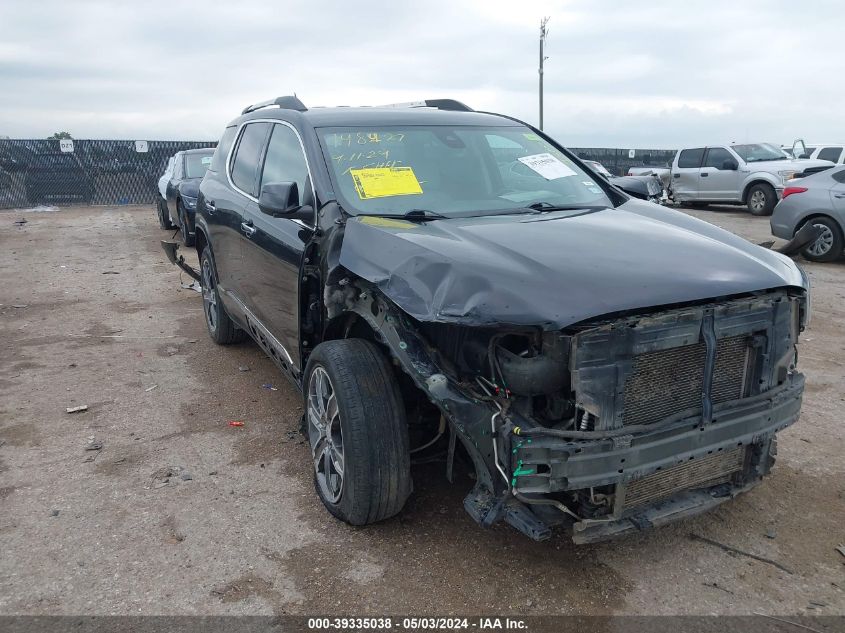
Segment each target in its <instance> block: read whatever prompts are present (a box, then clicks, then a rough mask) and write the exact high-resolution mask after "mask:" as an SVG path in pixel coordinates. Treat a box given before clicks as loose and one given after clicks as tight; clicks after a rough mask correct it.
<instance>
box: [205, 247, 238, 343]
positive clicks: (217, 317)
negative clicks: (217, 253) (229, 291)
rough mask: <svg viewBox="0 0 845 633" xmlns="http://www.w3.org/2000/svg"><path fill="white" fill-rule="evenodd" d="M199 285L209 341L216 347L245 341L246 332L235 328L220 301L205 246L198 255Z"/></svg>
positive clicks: (209, 254) (215, 275)
mask: <svg viewBox="0 0 845 633" xmlns="http://www.w3.org/2000/svg"><path fill="white" fill-rule="evenodd" d="M200 285H201V286H202V308H203V310H202V311H203V315H204V316H205V326H206V328H207V329H208V334H209V336H211V339H212V340H213V341H214V342H215V343H217V344H218V345H231V344H232V343H240V342H242V341H243V340H244V339H246V332H244V331H243V330H241V329H239V328H238V327H236V326H235V323H234V322H233V321H232V319H231V318H229V314H228V313H227V312H226V308H225V307H224V306H223V302H222V301H221V300H220V291H219V290H218V289H217V269H216V268H215V266H214V259H213V258H212V256H211V248H210V247H209V246H206V247H205V248H204V249H203V251H202V254H201V255H200Z"/></svg>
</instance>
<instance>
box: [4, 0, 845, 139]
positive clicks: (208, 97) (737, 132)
mask: <svg viewBox="0 0 845 633" xmlns="http://www.w3.org/2000/svg"><path fill="white" fill-rule="evenodd" d="M642 4H643V3H639V4H638V3H620V2H614V1H611V0H600V1H596V0H593V1H590V0H579V1H574V0H573V1H569V2H564V1H560V2H543V1H540V0H523V1H521V2H519V3H514V2H512V1H510V0H509V1H504V0H464V1H463V2H460V1H452V2H449V1H447V0H431V1H427V2H421V3H401V2H359V3H349V2H341V1H340V0H326V1H319V0H318V1H314V0H311V1H305V0H285V1H279V0H266V1H263V0H244V1H241V2H227V3H216V2H212V1H211V0H205V1H203V2H194V1H186V2H180V1H178V0H168V1H167V2H164V1H162V0H149V1H147V2H144V3H115V2H94V1H83V2H73V3H69V2H62V1H58V0H43V1H40V2H32V1H31V0H26V1H21V0H5V1H4V2H3V3H2V5H0V134H9V135H11V136H13V137H44V136H47V135H49V134H51V133H52V132H54V131H55V130H57V129H68V130H70V131H71V132H72V133H73V134H74V135H75V136H76V137H77V138H85V137H89V138H147V139H169V138H174V139H178V138H182V139H214V138H216V137H217V136H218V135H219V133H220V131H221V130H222V128H223V126H224V125H225V124H226V123H227V122H228V121H229V120H231V119H232V118H233V117H235V116H236V115H237V114H238V113H239V112H240V110H241V109H242V108H243V107H244V106H245V105H247V104H249V103H253V102H255V101H260V100H262V99H266V98H268V97H273V96H277V95H280V94H287V93H291V92H296V93H297V94H298V95H299V96H300V97H301V98H302V99H303V101H305V103H306V104H311V105H364V104H378V103H388V102H393V101H409V100H414V99H420V98H426V97H446V96H449V97H453V98H457V99H460V100H462V101H465V102H466V103H469V104H470V105H472V106H474V107H477V108H479V109H485V110H493V111H499V112H504V113H508V114H512V115H514V116H517V117H520V118H523V119H525V120H527V121H529V122H532V123H536V120H537V110H538V106H537V83H538V74H537V61H538V49H537V35H538V23H539V19H540V17H541V16H550V17H551V21H550V23H549V27H550V33H549V38H548V43H547V54H548V55H549V60H548V61H547V65H546V73H545V94H546V100H545V111H546V116H545V123H546V125H545V127H546V130H547V131H549V132H550V133H552V134H553V135H554V136H556V137H558V138H559V139H560V140H561V141H562V142H564V143H565V144H569V145H572V146H615V147H631V146H636V147H652V148H661V147H668V148H672V147H678V146H680V145H686V144H692V143H707V142H711V143H712V142H722V141H729V140H772V141H775V142H783V143H787V142H791V141H792V139H793V138H796V137H803V138H805V139H808V141H810V140H813V139H815V140H818V139H827V140H831V137H836V136H837V134H840V132H839V130H838V124H839V121H840V117H839V110H840V109H841V108H840V107H839V104H841V103H842V102H843V98H845V84H842V82H840V81H838V77H839V76H840V74H841V72H840V63H839V57H840V48H841V34H840V33H839V29H840V27H839V25H840V24H841V8H840V7H841V5H840V4H839V3H837V2H835V0H817V1H816V2H813V3H808V4H806V5H805V6H802V7H801V8H800V17H801V20H800V22H796V20H795V15H796V11H799V9H796V5H795V4H794V2H785V1H777V0H775V1H765V2H764V1H761V0H751V1H745V2H741V3H739V2H735V1H725V0H717V1H711V2H708V3H705V4H702V5H700V6H699V5H697V4H693V3H680V2H676V1H675V2H668V1H662V0H661V1H655V2H650V3H648V4H647V5H646V6H642ZM834 140H835V139H834Z"/></svg>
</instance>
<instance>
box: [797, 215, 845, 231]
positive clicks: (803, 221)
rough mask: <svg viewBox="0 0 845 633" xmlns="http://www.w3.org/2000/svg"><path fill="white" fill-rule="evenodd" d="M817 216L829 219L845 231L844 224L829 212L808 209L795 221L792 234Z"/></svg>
mask: <svg viewBox="0 0 845 633" xmlns="http://www.w3.org/2000/svg"><path fill="white" fill-rule="evenodd" d="M818 218H824V219H826V220H831V221H832V222H834V223H835V224H836V225H837V226H838V227H839V230H840V231H842V232H843V233H845V226H843V225H842V223H841V222H840V221H839V220H837V219H836V218H835V217H833V216H832V215H831V214H830V213H826V212H824V211H810V212H809V213H807V214H806V215H804V216H802V217H801V219H800V220H798V221H797V222H796V223H795V230H794V231H793V235H794V234H795V233H797V232H798V231H799V230H801V228H802V227H803V226H804V225H805V224H807V223H808V222H810V221H811V220H816V219H818Z"/></svg>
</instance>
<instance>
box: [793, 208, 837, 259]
mask: <svg viewBox="0 0 845 633" xmlns="http://www.w3.org/2000/svg"><path fill="white" fill-rule="evenodd" d="M807 224H812V225H813V226H817V227H819V228H821V229H822V230H823V231H824V232H823V233H822V234H821V236H820V237H819V239H817V240H816V241H815V242H813V243H812V244H810V246H808V247H807V248H805V249H804V250H803V251H801V255H803V256H804V259H807V260H809V261H811V262H832V261H834V260H837V259H839V257H841V256H842V250H843V249H845V238H843V236H842V227H840V226H839V224H838V223H837V222H836V221H835V220H834V219H832V218H826V217H821V218H813V219H812V220H810V221H809V222H807V223H805V224H804V226H806V225H807ZM802 228H803V227H802Z"/></svg>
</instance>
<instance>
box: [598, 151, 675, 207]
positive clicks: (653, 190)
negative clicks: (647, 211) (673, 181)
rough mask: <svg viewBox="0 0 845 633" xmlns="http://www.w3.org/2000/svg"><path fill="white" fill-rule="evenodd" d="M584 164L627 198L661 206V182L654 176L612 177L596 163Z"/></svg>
mask: <svg viewBox="0 0 845 633" xmlns="http://www.w3.org/2000/svg"><path fill="white" fill-rule="evenodd" d="M584 164H585V165H587V167H590V168H591V169H592V170H593V171H595V172H596V173H597V174H598V175H599V176H601V177H602V178H605V179H606V180H607V181H608V182H609V183H610V184H612V185H613V186H615V187H619V188H620V189H621V190H622V191H624V192H625V193H627V194H628V195H629V196H633V197H634V198H639V199H640V200H647V201H649V202H654V203H656V204H661V202H662V201H663V182H662V181H661V180H660V177H659V176H657V175H656V174H649V175H645V176H614V175H613V174H611V173H610V171H608V169H607V168H606V167H605V166H604V165H602V164H601V163H600V162H598V161H595V160H584Z"/></svg>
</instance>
